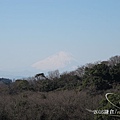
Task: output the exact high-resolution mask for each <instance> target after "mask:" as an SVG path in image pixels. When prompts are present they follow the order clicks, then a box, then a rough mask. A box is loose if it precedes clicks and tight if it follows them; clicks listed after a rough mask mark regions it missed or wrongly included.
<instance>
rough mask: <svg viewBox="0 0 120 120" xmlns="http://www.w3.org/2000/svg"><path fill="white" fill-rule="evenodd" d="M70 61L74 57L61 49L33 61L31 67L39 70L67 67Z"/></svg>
mask: <svg viewBox="0 0 120 120" xmlns="http://www.w3.org/2000/svg"><path fill="white" fill-rule="evenodd" d="M72 61H74V58H73V57H72V55H71V54H69V53H67V52H64V51H61V52H59V53H57V54H55V55H52V56H49V57H47V58H45V59H43V60H40V61H38V62H36V63H34V64H33V65H32V67H34V68H36V69H41V70H56V69H61V68H65V67H67V66H68V65H69V64H70V63H71V62H72Z"/></svg>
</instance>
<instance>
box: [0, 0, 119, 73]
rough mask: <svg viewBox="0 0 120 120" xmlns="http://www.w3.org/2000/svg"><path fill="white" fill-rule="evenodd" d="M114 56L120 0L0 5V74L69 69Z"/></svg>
mask: <svg viewBox="0 0 120 120" xmlns="http://www.w3.org/2000/svg"><path fill="white" fill-rule="evenodd" d="M119 54H120V0H0V71H11V72H13V71H16V72H20V71H26V70H28V71H36V70H37V71H49V70H54V69H57V68H58V69H61V68H62V69H64V67H68V66H69V68H71V69H72V68H74V67H75V66H76V65H79V66H80V65H83V64H85V63H88V62H95V61H98V60H107V59H108V58H109V57H112V56H115V55H119ZM52 67H53V68H52Z"/></svg>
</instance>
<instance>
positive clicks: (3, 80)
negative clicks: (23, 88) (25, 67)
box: [0, 78, 12, 84]
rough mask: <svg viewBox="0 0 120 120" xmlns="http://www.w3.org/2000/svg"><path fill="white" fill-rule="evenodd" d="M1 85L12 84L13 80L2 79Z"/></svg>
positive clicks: (0, 79) (0, 80)
mask: <svg viewBox="0 0 120 120" xmlns="http://www.w3.org/2000/svg"><path fill="white" fill-rule="evenodd" d="M1 83H4V84H10V83H12V80H11V79H8V78H0V84H1Z"/></svg>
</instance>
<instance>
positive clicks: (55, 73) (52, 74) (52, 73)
mask: <svg viewBox="0 0 120 120" xmlns="http://www.w3.org/2000/svg"><path fill="white" fill-rule="evenodd" d="M48 78H49V79H54V78H60V73H59V70H55V71H50V72H48Z"/></svg>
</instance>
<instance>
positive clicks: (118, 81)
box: [0, 56, 120, 120]
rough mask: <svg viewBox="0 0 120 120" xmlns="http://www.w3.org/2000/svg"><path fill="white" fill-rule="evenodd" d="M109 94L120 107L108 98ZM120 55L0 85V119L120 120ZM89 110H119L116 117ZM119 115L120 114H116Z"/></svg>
mask: <svg viewBox="0 0 120 120" xmlns="http://www.w3.org/2000/svg"><path fill="white" fill-rule="evenodd" d="M106 93H114V95H113V96H112V95H110V96H109V100H111V101H112V103H114V104H115V105H116V106H117V107H118V108H116V107H115V106H114V105H112V104H111V103H110V102H108V101H107V100H106V99H105V94H106ZM119 95H120V56H114V57H111V58H110V59H109V60H106V61H101V62H95V63H89V64H86V65H83V66H80V67H78V68H77V69H76V70H75V71H71V72H64V73H62V74H60V73H59V71H58V70H55V71H51V72H49V73H48V76H44V74H43V73H42V74H38V75H35V76H33V77H31V78H30V77H28V78H27V79H19V80H16V81H14V82H9V83H7V84H6V83H5V82H4V83H2V84H0V120H93V119H94V120H119V119H120V112H119V111H120V109H119V107H120V104H119V102H120V96H119ZM87 109H89V110H98V109H100V110H104V109H108V110H110V109H115V110H117V111H118V112H117V113H114V116H113V115H109V114H108V115H103V114H93V113H92V112H90V111H88V110H87ZM116 114H117V115H116Z"/></svg>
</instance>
